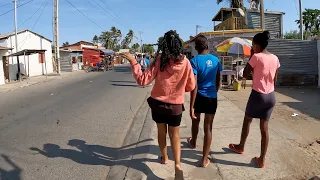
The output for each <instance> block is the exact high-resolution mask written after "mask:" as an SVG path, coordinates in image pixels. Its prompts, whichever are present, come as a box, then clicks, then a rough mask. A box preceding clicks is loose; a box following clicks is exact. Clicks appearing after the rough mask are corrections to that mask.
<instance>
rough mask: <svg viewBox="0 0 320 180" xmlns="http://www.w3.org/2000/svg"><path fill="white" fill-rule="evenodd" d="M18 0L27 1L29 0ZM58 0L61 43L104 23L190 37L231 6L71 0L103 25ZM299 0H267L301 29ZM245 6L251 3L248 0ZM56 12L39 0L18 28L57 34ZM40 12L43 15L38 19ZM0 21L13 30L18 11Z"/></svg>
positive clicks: (306, 1)
mask: <svg viewBox="0 0 320 180" xmlns="http://www.w3.org/2000/svg"><path fill="white" fill-rule="evenodd" d="M18 1H20V2H19V3H20V4H23V3H25V2H28V1H29V0H18ZM47 1H48V4H47V6H46V8H45V9H44V11H43V14H42V15H41V16H40V14H41V11H42V8H41V9H40V10H39V11H38V12H37V13H36V14H35V15H34V16H33V17H32V18H31V19H30V20H28V21H27V22H25V21H26V20H27V19H29V18H30V17H31V16H32V14H34V13H35V12H36V11H37V9H38V8H39V7H43V6H42V4H43V3H46V2H47ZM59 1H60V10H59V16H60V44H62V43H63V42H66V41H69V42H70V43H74V42H77V41H80V40H86V41H91V40H92V37H93V36H94V35H95V34H96V35H99V34H100V32H101V31H102V29H101V28H103V29H105V30H109V29H110V27H111V26H116V27H117V28H119V29H120V30H121V31H122V34H126V33H127V32H128V30H129V29H132V30H133V31H134V32H135V35H136V36H137V37H139V31H142V32H143V40H144V42H145V43H155V42H156V41H157V39H158V37H159V36H161V35H163V34H164V33H165V32H166V31H167V30H170V29H174V30H177V32H178V33H179V34H180V36H181V37H182V38H183V39H184V40H187V39H188V37H189V36H190V35H195V29H196V28H195V27H196V25H197V24H198V25H200V26H202V27H201V28H200V29H199V30H200V31H210V30H212V29H213V28H212V22H211V19H212V17H213V16H214V15H215V14H216V13H217V11H218V10H219V9H220V8H221V7H223V6H228V4H227V3H222V4H220V5H217V4H216V0H69V1H70V2H71V3H72V4H74V6H76V7H77V8H78V9H79V10H80V11H81V12H83V13H84V14H85V15H87V16H88V17H89V18H90V19H92V20H93V21H94V22H95V23H96V24H98V25H99V26H100V27H98V26H97V25H95V24H94V23H92V22H91V21H90V20H88V19H87V18H86V17H84V16H83V15H82V14H81V13H79V12H78V11H77V10H76V9H74V8H73V7H72V6H71V5H70V4H68V2H67V1H66V0H59ZM244 1H245V2H247V0H244ZM298 1H299V0H265V9H268V10H272V11H282V12H285V13H286V14H285V16H284V31H289V30H296V29H298V26H297V25H296V23H295V22H294V21H295V20H296V19H298V18H299V16H298ZM10 2H12V0H0V14H2V13H4V12H6V11H8V10H10V9H12V7H13V5H12V4H10V5H6V6H2V5H5V4H8V3H10ZM88 2H89V3H90V4H91V5H90V4H89V3H88ZM103 2H104V3H103ZM97 3H99V5H98V4H97ZM92 6H94V7H92ZM246 6H247V7H248V4H246ZM102 8H104V9H102ZM303 8H317V9H320V3H319V0H303ZM99 9H100V10H99ZM110 9H112V11H111V10H110ZM101 11H102V12H103V13H102V12H101ZM52 14H53V0H34V1H33V2H31V3H29V4H27V5H25V6H23V7H21V8H19V9H18V26H20V27H19V29H26V28H28V29H30V30H33V31H35V32H37V33H39V34H42V35H44V36H45V37H48V38H49V39H53V30H52ZM38 17H40V18H39V20H38V22H37V23H35V22H36V20H37V19H38ZM0 22H1V26H0V33H5V32H10V31H13V29H14V24H13V12H10V13H8V14H6V15H3V16H0ZM24 22H25V23H24ZM23 23H24V24H23ZM33 26H34V28H33V29H32V27H33ZM135 41H137V40H135Z"/></svg>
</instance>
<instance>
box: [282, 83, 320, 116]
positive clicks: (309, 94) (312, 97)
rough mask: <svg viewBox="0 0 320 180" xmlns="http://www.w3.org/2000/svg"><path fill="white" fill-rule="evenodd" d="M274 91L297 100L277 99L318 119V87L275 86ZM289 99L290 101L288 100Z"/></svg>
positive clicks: (319, 100)
mask: <svg viewBox="0 0 320 180" xmlns="http://www.w3.org/2000/svg"><path fill="white" fill-rule="evenodd" d="M276 92H278V93H280V94H283V95H285V96H288V97H291V98H292V99H295V100H297V101H299V102H297V101H294V100H293V101H291V100H285V101H280V102H279V101H278V102H279V103H282V104H284V105H287V106H289V107H291V108H293V109H296V110H298V111H300V112H302V113H304V114H306V115H308V116H311V117H313V118H315V119H317V120H318V121H320V111H319V109H320V96H319V94H320V89H318V88H316V87H290V88H284V87H281V88H277V89H276ZM290 101H291V102H290Z"/></svg>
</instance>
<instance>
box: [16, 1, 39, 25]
mask: <svg viewBox="0 0 320 180" xmlns="http://www.w3.org/2000/svg"><path fill="white" fill-rule="evenodd" d="M43 6H45V0H43V2H42V4H41V6H39V8H38V9H37V10H36V11H35V12H34V13H33V14H32V15H31V16H30V17H29V18H28V19H27V20H25V21H24V22H23V23H21V24H20V25H19V26H18V29H19V28H20V27H21V26H23V25H24V24H25V23H26V22H28V21H29V20H30V19H32V18H33V16H34V15H35V14H37V12H38V11H39V10H40V9H41V8H42V7H43Z"/></svg>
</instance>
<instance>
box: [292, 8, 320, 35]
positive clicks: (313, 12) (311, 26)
mask: <svg viewBox="0 0 320 180" xmlns="http://www.w3.org/2000/svg"><path fill="white" fill-rule="evenodd" d="M302 16H303V25H304V30H305V31H306V32H307V34H310V35H312V36H318V35H320V30H319V28H320V10H319V9H305V11H303V12H302ZM296 23H297V24H299V27H300V20H296Z"/></svg>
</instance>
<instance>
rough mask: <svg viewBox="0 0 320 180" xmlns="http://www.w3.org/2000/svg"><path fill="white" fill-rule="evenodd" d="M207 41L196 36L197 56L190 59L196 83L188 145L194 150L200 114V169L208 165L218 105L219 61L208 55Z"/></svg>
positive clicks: (191, 100) (191, 105)
mask: <svg viewBox="0 0 320 180" xmlns="http://www.w3.org/2000/svg"><path fill="white" fill-rule="evenodd" d="M208 47H209V46H208V40H207V38H206V37H205V36H198V37H197V38H196V40H195V48H196V50H197V51H198V55H197V56H196V57H194V58H193V59H191V65H192V68H193V72H194V76H195V79H196V81H197V85H196V88H195V89H194V90H193V91H191V97H190V116H191V118H192V127H191V131H192V137H190V138H188V143H189V145H190V147H191V148H192V149H194V148H196V144H197V136H198V132H199V123H200V117H201V114H202V113H203V114H204V144H203V157H202V161H201V166H202V167H207V166H208V165H209V164H210V160H209V159H208V155H209V152H210V146H211V141H212V123H213V119H214V116H215V114H216V110H217V105H218V100H217V96H218V93H217V92H218V91H219V89H220V72H221V71H222V66H221V64H220V61H219V59H218V58H217V57H216V56H214V55H212V54H209V53H208V49H209V48H208Z"/></svg>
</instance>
